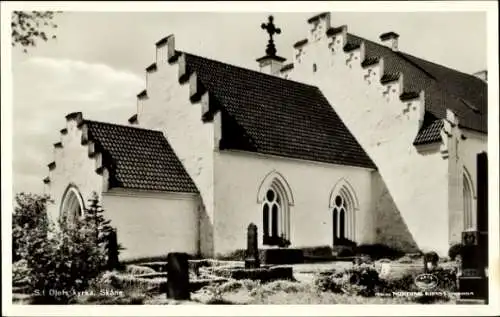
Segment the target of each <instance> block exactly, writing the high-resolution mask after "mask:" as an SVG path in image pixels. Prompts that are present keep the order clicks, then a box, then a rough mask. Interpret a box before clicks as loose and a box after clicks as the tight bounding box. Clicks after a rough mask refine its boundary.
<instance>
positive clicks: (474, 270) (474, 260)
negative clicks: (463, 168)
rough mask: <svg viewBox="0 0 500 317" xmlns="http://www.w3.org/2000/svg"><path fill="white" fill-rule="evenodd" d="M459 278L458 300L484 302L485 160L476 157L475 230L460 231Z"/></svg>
mask: <svg viewBox="0 0 500 317" xmlns="http://www.w3.org/2000/svg"><path fill="white" fill-rule="evenodd" d="M462 244H463V246H462V248H461V258H462V264H461V265H462V267H461V271H462V275H461V276H460V277H459V278H458V290H459V292H460V293H461V295H460V299H461V300H482V301H484V302H485V303H486V304H487V303H488V277H487V276H486V270H487V267H488V158H487V154H486V153H485V152H483V153H479V154H478V155H477V230H474V229H471V230H466V231H464V232H462Z"/></svg>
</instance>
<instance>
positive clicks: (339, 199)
mask: <svg viewBox="0 0 500 317" xmlns="http://www.w3.org/2000/svg"><path fill="white" fill-rule="evenodd" d="M357 206H358V203H357V200H356V197H355V195H354V191H353V190H352V187H351V186H350V185H349V183H347V182H346V181H345V180H344V179H342V180H341V181H339V183H337V185H336V186H335V188H334V190H333V191H332V193H331V196H330V208H331V212H332V233H333V245H344V244H350V243H353V242H354V241H355V239H356V221H355V220H356V210H357V208H358V207H357Z"/></svg>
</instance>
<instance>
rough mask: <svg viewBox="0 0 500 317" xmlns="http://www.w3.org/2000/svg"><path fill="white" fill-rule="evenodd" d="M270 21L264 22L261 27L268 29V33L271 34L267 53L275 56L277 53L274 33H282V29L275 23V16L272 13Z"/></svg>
mask: <svg viewBox="0 0 500 317" xmlns="http://www.w3.org/2000/svg"><path fill="white" fill-rule="evenodd" d="M268 21H269V22H268V23H267V24H266V23H262V24H261V28H262V29H264V30H266V31H267V33H268V34H269V43H268V44H267V49H266V54H267V55H268V56H275V55H276V47H275V46H274V41H273V35H274V34H280V33H281V29H280V28H277V27H276V25H274V23H273V21H274V17H273V16H272V15H270V16H269V18H268Z"/></svg>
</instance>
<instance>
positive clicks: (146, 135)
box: [83, 120, 197, 193]
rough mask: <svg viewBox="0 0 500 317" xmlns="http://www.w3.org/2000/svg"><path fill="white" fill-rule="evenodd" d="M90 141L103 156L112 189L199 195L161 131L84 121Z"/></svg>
mask: <svg viewBox="0 0 500 317" xmlns="http://www.w3.org/2000/svg"><path fill="white" fill-rule="evenodd" d="M83 125H84V126H87V127H88V130H87V131H88V132H87V133H88V136H87V138H88V139H89V140H92V141H93V142H94V143H95V144H96V148H98V149H99V151H100V152H101V153H103V164H104V165H105V167H106V168H108V170H109V175H110V187H122V188H130V189H141V190H155V191H169V192H186V193H196V192H197V189H196V186H195V185H194V183H193V181H192V180H191V178H190V177H189V175H188V174H187V172H186V171H185V169H184V167H183V166H182V163H181V162H180V161H179V159H178V158H177V156H176V155H175V153H174V151H173V150H172V148H171V147H170V144H169V143H168V141H167V140H166V139H165V137H164V136H163V134H162V133H161V132H160V131H153V130H146V129H141V128H136V127H130V126H122V125H117V124H111V123H105V122H98V121H92V120H84V121H83Z"/></svg>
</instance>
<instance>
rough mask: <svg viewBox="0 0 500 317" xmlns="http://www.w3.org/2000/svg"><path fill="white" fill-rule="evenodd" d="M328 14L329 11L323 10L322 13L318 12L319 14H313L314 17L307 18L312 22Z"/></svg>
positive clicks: (308, 21)
mask: <svg viewBox="0 0 500 317" xmlns="http://www.w3.org/2000/svg"><path fill="white" fill-rule="evenodd" d="M327 15H328V12H322V13H320V14H317V15H315V16H313V17H311V18H309V19H308V20H307V23H312V22H314V21H316V20H319V19H322V18H324V17H326V16H327Z"/></svg>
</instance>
